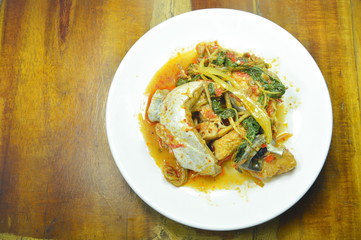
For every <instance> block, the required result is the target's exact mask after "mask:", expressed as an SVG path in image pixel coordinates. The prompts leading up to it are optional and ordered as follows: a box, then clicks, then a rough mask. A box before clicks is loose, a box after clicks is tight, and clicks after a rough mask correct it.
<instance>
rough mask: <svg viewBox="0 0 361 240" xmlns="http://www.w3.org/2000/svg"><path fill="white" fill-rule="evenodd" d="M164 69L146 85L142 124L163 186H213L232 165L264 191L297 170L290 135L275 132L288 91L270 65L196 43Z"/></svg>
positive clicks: (213, 44) (210, 44)
mask: <svg viewBox="0 0 361 240" xmlns="http://www.w3.org/2000/svg"><path fill="white" fill-rule="evenodd" d="M167 66H168V67H167V68H164V69H162V70H160V72H158V74H157V75H156V77H155V78H154V79H153V81H152V83H151V84H150V86H149V87H148V92H150V93H151V94H150V97H149V106H148V108H147V112H146V117H145V118H144V119H142V120H141V125H142V129H143V130H144V129H146V130H148V133H149V134H144V136H145V139H146V141H147V144H148V147H149V149H150V152H151V154H152V156H153V157H154V158H156V160H157V162H158V165H160V167H161V168H162V172H163V174H164V177H165V178H166V179H167V181H168V182H170V183H172V184H173V185H175V186H182V185H184V184H187V183H188V182H190V181H191V179H195V178H202V177H204V178H207V179H209V178H212V180H211V181H213V182H216V181H217V178H218V177H219V176H221V175H227V174H229V171H224V168H225V166H228V167H229V166H231V167H232V168H233V169H234V171H237V173H238V175H239V177H240V178H242V177H243V178H244V177H246V178H248V179H252V180H254V181H255V182H256V183H257V184H258V185H261V186H263V182H264V181H265V180H268V179H270V178H272V177H274V176H276V175H279V174H282V173H285V172H288V171H291V170H292V169H294V168H295V167H296V160H295V158H294V156H293V155H292V153H291V152H290V151H289V150H288V149H286V148H285V146H284V142H285V140H287V139H288V138H289V137H291V136H292V134H290V133H287V132H283V131H282V126H283V122H282V111H283V106H282V102H283V99H282V96H283V95H284V93H285V92H286V90H287V88H286V86H285V85H284V84H283V83H282V82H281V80H280V79H279V78H278V76H277V75H276V74H275V73H273V72H271V71H270V70H269V69H270V64H268V63H266V62H264V60H263V59H262V58H260V57H258V56H255V55H254V54H250V53H237V52H235V51H232V50H229V49H226V48H222V47H221V46H220V45H219V44H218V42H217V41H215V42H203V43H200V44H198V45H197V46H196V49H195V51H191V52H188V53H184V54H183V55H182V54H180V55H179V56H178V57H177V58H175V59H172V60H170V62H169V63H168V64H167ZM280 112H281V113H280ZM144 132H145V131H143V133H144ZM154 139H156V143H154ZM151 141H153V144H151V143H150V142H151ZM156 152H157V154H155V153H156ZM232 175H233V176H234V173H232ZM223 177H224V176H223Z"/></svg>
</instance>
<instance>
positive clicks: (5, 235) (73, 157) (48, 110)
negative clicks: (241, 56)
mask: <svg viewBox="0 0 361 240" xmlns="http://www.w3.org/2000/svg"><path fill="white" fill-rule="evenodd" d="M0 6H1V8H0V96H1V97H0V239H20V238H21V237H23V238H21V239H30V238H42V239H43V238H46V239H48V238H55V239H241V238H242V239H357V237H360V236H361V227H360V225H361V217H360V214H361V204H360V202H361V167H360V166H361V162H360V161H361V141H360V140H361V137H360V132H361V121H360V110H361V109H360V108H361V105H360V104H361V103H360V99H361V88H360V85H361V30H360V29H361V14H360V12H361V1H360V0H347V1H346V0H339V1H324V0H310V1H306V0H304V1H291V0H277V1H276V0H274V1H271V0H253V1H251V0H244V1H231V0H222V1H221V0H218V1H216V0H207V1H203V0H194V1H187V0H183V1H175V0H172V1H160V0H154V1H148V0H107V1H100V0H53V1H47V0H33V1H30V0H29V1H26V0H2V1H1V0H0ZM211 7H224V8H233V9H240V10H244V11H248V12H253V13H255V14H258V15H260V16H263V17H265V18H268V19H270V20H272V21H274V22H275V23H277V24H279V25H280V26H282V27H283V28H285V29H286V30H287V31H289V32H290V33H291V34H293V35H294V36H295V37H296V38H298V39H299V41H300V42H301V43H302V44H303V45H304V46H305V47H306V48H307V50H308V51H309V52H310V53H311V55H312V56H313V57H314V58H315V60H316V62H317V63H318V65H319V67H320V68H321V71H322V72H323V74H324V77H325V79H326V82H327V84H328V87H329V91H330V94H331V98H332V104H333V111H334V112H333V117H334V128H333V139H332V144H331V149H330V152H329V154H328V157H327V161H326V164H325V166H324V168H323V170H322V172H321V174H320V176H319V177H318V179H317V180H316V182H315V183H314V185H313V186H312V187H311V189H310V190H309V191H308V193H307V194H306V195H305V196H304V197H303V198H302V199H301V200H300V201H299V202H298V203H297V204H296V205H294V206H293V207H292V208H291V209H290V210H288V211H287V212H285V213H283V214H282V215H280V216H279V217H277V218H275V219H273V220H271V221H269V222H266V223H264V224H262V225H259V226H256V227H253V228H249V229H243V230H239V231H230V232H212V231H204V230H198V229H194V228H191V227H187V226H184V225H181V224H178V223H176V222H174V221H172V220H169V219H167V218H165V217H163V216H162V215H160V214H159V213H158V212H156V211H154V210H153V209H151V208H150V207H149V206H147V204H145V203H144V202H143V201H142V200H141V199H140V198H139V197H138V196H137V195H136V194H135V193H134V192H133V191H132V190H131V189H130V187H129V186H128V185H127V183H126V182H125V180H124V179H123V177H122V175H121V174H120V172H119V171H118V169H117V168H116V165H115V163H114V160H113V157H112V155H111V153H110V150H109V147H108V142H107V137H106V132H105V121H104V118H105V104H106V100H107V94H108V90H109V87H110V84H111V82H112V78H113V76H114V73H115V71H116V69H117V67H118V65H119V63H120V61H121V60H122V58H123V57H124V55H125V54H126V52H127V51H128V50H129V48H130V47H131V46H132V45H133V44H134V43H135V42H136V41H137V39H138V38H139V37H141V36H142V35H143V34H144V33H145V32H146V31H147V30H148V29H150V28H151V27H153V26H155V25H156V24H158V23H160V22H161V21H164V20H165V19H167V18H170V17H172V16H174V15H177V14H180V13H183V12H187V11H191V10H192V9H202V8H211Z"/></svg>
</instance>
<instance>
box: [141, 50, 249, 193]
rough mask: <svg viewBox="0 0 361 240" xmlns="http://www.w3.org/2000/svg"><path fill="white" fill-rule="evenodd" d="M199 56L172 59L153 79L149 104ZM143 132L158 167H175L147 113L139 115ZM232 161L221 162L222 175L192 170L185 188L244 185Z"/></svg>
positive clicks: (215, 188) (194, 53) (169, 86)
mask: <svg viewBox="0 0 361 240" xmlns="http://www.w3.org/2000/svg"><path fill="white" fill-rule="evenodd" d="M196 56H197V53H196V51H195V50H191V51H189V52H185V53H178V54H177V56H176V57H174V58H172V59H170V60H169V61H168V62H167V63H166V64H165V65H164V66H163V67H162V68H161V69H160V70H159V71H158V72H157V73H156V74H155V76H154V77H153V79H152V81H151V82H150V83H149V85H148V87H147V89H146V92H145V94H146V95H147V96H148V105H149V102H150V99H151V97H152V95H153V93H154V92H155V91H156V90H157V89H169V90H171V89H173V88H175V86H176V85H175V84H176V81H177V75H178V74H179V71H180V66H181V67H182V68H184V69H186V68H187V66H188V65H189V64H190V63H192V62H193V61H195V58H196ZM139 123H140V129H141V132H142V133H143V136H144V139H145V142H146V144H147V147H148V149H149V153H150V155H151V156H152V157H153V158H154V160H155V162H156V164H157V165H158V167H159V168H160V169H162V167H163V165H164V163H168V164H172V165H173V164H175V161H176V160H175V157H174V155H173V153H171V152H169V150H167V149H164V148H162V147H161V146H160V145H159V140H160V139H159V137H158V136H157V134H156V133H155V123H152V122H150V121H149V120H148V119H147V114H143V115H142V114H139ZM232 165H233V163H232V161H231V160H228V161H225V162H223V163H222V172H221V173H220V174H219V175H218V176H216V177H211V176H202V175H198V174H196V173H194V172H192V171H190V174H189V179H188V182H187V183H186V184H185V186H189V187H192V188H195V189H197V190H199V191H203V192H207V191H210V190H217V189H232V188H235V187H237V186H240V185H242V184H243V183H244V182H245V181H246V180H247V179H248V178H247V177H246V176H245V175H243V174H241V173H240V172H238V171H237V170H235V169H234V168H233V166H232Z"/></svg>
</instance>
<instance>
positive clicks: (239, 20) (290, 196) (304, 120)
mask: <svg viewBox="0 0 361 240" xmlns="http://www.w3.org/2000/svg"><path fill="white" fill-rule="evenodd" d="M214 40H218V42H219V44H220V45H221V46H223V47H225V48H229V49H233V50H235V51H239V52H246V51H250V52H252V53H254V54H256V55H257V56H261V57H263V58H264V59H265V60H266V61H267V62H269V61H272V60H275V62H274V64H273V65H274V69H273V70H274V71H276V72H277V73H278V75H279V76H280V78H281V79H282V80H284V82H285V84H286V85H287V86H288V87H289V88H288V90H287V93H286V95H285V101H286V103H287V104H289V105H290V106H291V107H290V109H289V111H288V114H287V117H286V119H287V121H288V131H289V132H291V133H293V137H292V138H291V139H289V140H288V142H287V144H286V145H287V147H288V148H289V149H290V150H291V152H293V154H294V155H295V157H296V160H297V163H298V165H297V167H296V169H294V170H293V171H291V172H289V173H286V174H284V175H281V176H279V177H276V178H274V179H273V180H271V181H270V182H268V183H266V185H265V186H264V187H263V188H261V187H252V188H248V187H247V186H240V188H239V189H238V190H217V191H213V192H210V193H201V192H198V191H196V190H194V189H192V188H188V187H180V188H176V187H174V186H172V185H171V184H169V183H168V182H166V181H165V180H164V178H163V175H162V172H161V170H160V169H159V168H158V166H157V165H156V164H155V161H154V160H153V159H152V158H151V156H150V155H149V153H148V149H147V147H146V145H145V142H144V139H143V136H142V134H141V132H140V127H139V122H138V114H139V113H140V112H141V111H142V109H144V102H145V101H144V100H145V97H146V96H145V95H144V92H145V89H146V86H147V85H148V83H149V81H150V80H151V79H152V77H153V75H154V74H155V73H156V72H157V71H158V70H159V69H160V68H161V67H162V66H163V65H164V64H165V63H166V62H167V61H168V60H169V59H170V58H171V57H174V56H175V54H176V53H177V52H179V51H182V50H188V49H191V48H193V47H194V46H195V45H196V44H197V43H200V42H203V41H214ZM106 127H107V134H108V140H109V144H110V148H111V151H112V153H113V157H114V160H115V162H116V164H117V166H118V168H119V170H120V172H121V173H122V175H123V177H124V178H125V180H126V181H127V182H128V184H129V185H130V186H131V187H132V189H133V190H134V191H135V192H136V193H137V194H138V195H139V196H140V197H141V198H142V199H143V200H144V201H145V202H146V203H147V204H149V206H151V207H152V208H154V209H155V210H157V211H158V212H160V213H161V214H163V215H165V216H167V217H169V218H171V219H173V220H175V221H177V222H180V223H183V224H185V225H188V226H192V227H196V228H201V229H208V230H235V229H241V228H246V227H251V226H254V225H257V224H260V223H263V222H265V221H268V220H270V219H272V218H274V217H276V216H278V215H279V214H281V213H283V212H284V211H286V210H287V209H288V208H290V207H291V206H292V205H294V204H295V203H296V202H297V201H298V200H299V199H300V198H301V197H302V196H303V195H304V194H305V193H306V192H307V190H308V189H309V188H310V187H311V185H312V184H313V182H314V181H315V179H316V177H317V176H318V174H319V172H320V171H321V169H322V166H323V164H324V162H325V159H326V156H327V153H328V149H329V145H330V141H331V135H332V108H331V101H330V97H329V93H328V89H327V86H326V83H325V80H324V79H323V76H322V74H321V72H320V70H319V68H318V66H317V64H316V63H315V61H314V60H313V58H312V57H311V55H310V54H309V53H308V52H307V50H306V49H305V48H304V47H303V46H302V45H301V44H300V43H299V42H298V41H297V40H296V39H295V38H294V37H293V36H292V35H291V34H289V33H288V32H287V31H285V30H284V29H283V28H281V27H279V26H278V25H276V24H275V23H273V22H271V21H269V20H267V19H264V18H262V17H259V16H257V15H254V14H250V13H246V12H242V11H238V10H229V9H207V10H199V11H192V12H188V13H185V14H182V15H179V16H176V17H173V18H171V19H169V20H167V21H165V22H163V23H161V24H159V25H158V26H156V27H154V28H153V29H151V30H150V31H149V32H147V33H146V34H145V35H144V36H142V37H141V38H140V39H139V40H138V41H137V42H136V43H135V44H134V46H133V47H132V48H131V49H130V50H129V52H128V53H127V55H126V56H125V57H124V59H123V61H122V62H121V64H120V66H119V68H118V70H117V72H116V74H115V76H114V79H113V82H112V85H111V88H110V92H109V97H108V102H107V109H106Z"/></svg>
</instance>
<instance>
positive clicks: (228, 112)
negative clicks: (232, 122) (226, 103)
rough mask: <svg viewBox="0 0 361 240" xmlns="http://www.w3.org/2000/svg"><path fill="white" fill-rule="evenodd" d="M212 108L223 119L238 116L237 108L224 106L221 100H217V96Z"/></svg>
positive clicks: (213, 100)
mask: <svg viewBox="0 0 361 240" xmlns="http://www.w3.org/2000/svg"><path fill="white" fill-rule="evenodd" d="M212 108H213V111H214V112H215V113H216V114H217V115H218V116H219V117H220V118H222V119H227V118H230V117H235V116H236V110H234V109H233V108H223V107H222V105H221V102H220V101H217V99H215V98H213V99H212Z"/></svg>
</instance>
